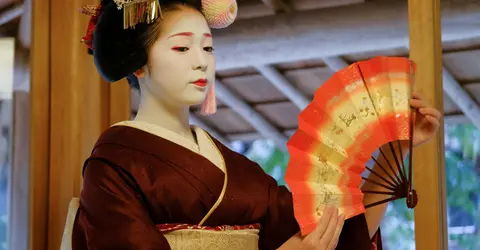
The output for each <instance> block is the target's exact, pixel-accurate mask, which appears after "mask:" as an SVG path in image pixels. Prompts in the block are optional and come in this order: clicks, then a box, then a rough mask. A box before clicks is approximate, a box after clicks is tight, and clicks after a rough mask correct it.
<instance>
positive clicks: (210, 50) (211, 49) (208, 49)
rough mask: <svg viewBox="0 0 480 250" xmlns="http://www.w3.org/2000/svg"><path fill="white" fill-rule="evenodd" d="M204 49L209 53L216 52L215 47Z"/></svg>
mask: <svg viewBox="0 0 480 250" xmlns="http://www.w3.org/2000/svg"><path fill="white" fill-rule="evenodd" d="M203 49H204V50H205V51H207V52H213V51H214V49H213V47H205V48H203Z"/></svg>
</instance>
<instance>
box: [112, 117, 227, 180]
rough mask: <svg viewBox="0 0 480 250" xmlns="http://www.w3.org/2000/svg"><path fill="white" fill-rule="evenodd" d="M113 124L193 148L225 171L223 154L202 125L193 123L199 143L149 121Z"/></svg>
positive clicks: (193, 129)
mask: <svg viewBox="0 0 480 250" xmlns="http://www.w3.org/2000/svg"><path fill="white" fill-rule="evenodd" d="M113 126H127V127H133V128H136V129H139V130H142V131H145V132H147V133H150V134H152V135H155V136H158V137H161V138H163V139H166V140H169V141H171V142H173V143H175V144H177V145H180V146H182V147H184V148H187V149H189V150H191V151H192V152H194V153H197V154H200V155H202V156H203V157H205V158H207V159H208V160H209V161H210V162H211V163H213V164H214V165H215V166H217V167H218V168H219V169H221V170H222V171H223V172H225V165H224V160H223V156H222V154H221V153H220V151H219V149H218V148H217V146H216V145H215V143H214V142H213V140H212V138H210V136H209V135H208V134H207V132H205V130H203V129H202V128H200V127H197V126H194V125H191V128H192V131H193V133H195V136H196V138H197V143H198V144H197V143H195V142H193V141H191V140H188V139H187V138H185V137H183V136H181V135H179V134H177V133H175V132H173V131H171V130H168V129H166V128H163V127H160V126H157V125H154V124H150V123H147V122H142V121H122V122H118V123H116V124H114V125H112V127H113Z"/></svg>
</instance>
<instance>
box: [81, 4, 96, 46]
mask: <svg viewBox="0 0 480 250" xmlns="http://www.w3.org/2000/svg"><path fill="white" fill-rule="evenodd" d="M78 11H79V12H80V13H83V14H85V15H89V16H91V17H90V21H89V22H88V27H87V32H86V33H85V36H83V37H82V40H81V41H82V43H84V44H85V45H87V47H88V48H89V49H90V50H93V46H92V41H93V31H94V30H95V25H97V22H98V16H100V14H101V12H102V4H99V5H97V6H95V5H85V6H83V7H81V8H80V9H78Z"/></svg>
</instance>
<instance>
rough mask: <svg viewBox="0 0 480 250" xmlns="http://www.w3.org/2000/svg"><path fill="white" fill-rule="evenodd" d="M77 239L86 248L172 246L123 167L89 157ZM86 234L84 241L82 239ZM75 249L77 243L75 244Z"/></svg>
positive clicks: (149, 249)
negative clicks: (154, 220)
mask: <svg viewBox="0 0 480 250" xmlns="http://www.w3.org/2000/svg"><path fill="white" fill-rule="evenodd" d="M77 220H78V222H77V223H78V224H80V225H82V226H80V227H76V228H77V229H74V234H75V230H76V231H77V233H78V235H81V236H79V237H77V240H75V235H74V239H73V245H74V246H75V245H76V243H75V242H76V241H77V242H78V245H80V246H82V245H83V246H86V247H87V249H102V250H108V249H112V250H113V249H137V250H154V249H155V250H170V246H169V244H168V242H167V240H166V239H165V237H163V236H162V234H161V233H160V232H159V231H157V229H156V228H155V225H154V223H153V222H152V220H151V219H150V217H149V214H148V210H147V208H146V205H145V203H144V201H143V199H142V195H141V191H140V190H139V189H138V187H137V186H136V183H135V180H134V178H133V177H132V176H131V175H130V174H129V173H128V172H127V171H125V170H124V169H123V168H121V167H117V166H112V165H110V164H107V163H104V162H103V161H100V160H90V161H89V162H88V163H87V165H86V166H85V168H84V180H83V188H82V192H81V196H80V209H79V213H78V214H77ZM79 238H83V241H84V242H80V241H81V240H79ZM74 249H75V247H74Z"/></svg>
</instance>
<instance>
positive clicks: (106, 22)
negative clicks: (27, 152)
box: [90, 0, 201, 89]
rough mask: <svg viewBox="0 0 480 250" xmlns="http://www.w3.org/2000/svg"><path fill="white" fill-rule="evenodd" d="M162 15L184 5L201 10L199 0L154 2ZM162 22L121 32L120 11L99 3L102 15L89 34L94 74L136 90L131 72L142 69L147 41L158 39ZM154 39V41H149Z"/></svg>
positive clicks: (106, 0) (109, 3)
mask: <svg viewBox="0 0 480 250" xmlns="http://www.w3.org/2000/svg"><path fill="white" fill-rule="evenodd" d="M158 1H159V3H160V6H161V9H162V13H164V12H168V11H171V10H174V9H178V8H175V7H176V6H178V5H184V6H188V7H191V8H194V9H196V10H199V11H200V9H201V0H158ZM161 21H162V19H160V18H158V19H157V20H156V21H155V22H153V23H150V24H146V23H138V24H137V25H136V26H135V28H134V29H131V28H129V29H124V27H123V10H119V9H118V8H117V5H116V4H115V3H114V2H113V0H102V12H101V14H100V16H99V17H98V22H97V24H96V26H95V31H94V33H93V43H92V45H93V51H90V53H93V56H94V61H95V64H96V66H97V69H98V72H99V73H100V75H101V76H102V77H103V78H104V79H105V80H106V81H107V82H116V81H118V80H120V79H122V78H124V77H126V78H127V80H128V83H129V84H130V86H131V87H132V88H135V89H139V87H140V86H139V82H138V79H137V77H136V76H135V75H134V74H133V73H134V72H135V71H137V70H138V69H140V68H141V67H143V66H145V65H146V64H147V61H148V50H149V49H150V46H151V41H154V40H156V39H157V38H158V35H159V32H158V27H159V23H158V22H161ZM152 36H155V37H152Z"/></svg>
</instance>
